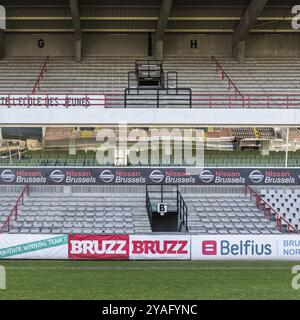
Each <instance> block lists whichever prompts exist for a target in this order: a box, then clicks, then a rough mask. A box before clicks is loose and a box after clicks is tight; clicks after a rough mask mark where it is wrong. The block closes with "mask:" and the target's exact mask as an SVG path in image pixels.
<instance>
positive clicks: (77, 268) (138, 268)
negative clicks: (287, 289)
mask: <svg viewBox="0 0 300 320" xmlns="http://www.w3.org/2000/svg"><path fill="white" fill-rule="evenodd" d="M5 268H6V269H7V270H61V271H63V270H80V271H84V270H87V271H88V270H105V271H107V270H109V271H113V270H141V271H142V270H150V271H151V270H153V271H155V270H185V271H187V270H194V271H195V270H214V271H216V270H290V268H289V267H190V268H188V267H165V268H164V267H145V268H144V267H5Z"/></svg>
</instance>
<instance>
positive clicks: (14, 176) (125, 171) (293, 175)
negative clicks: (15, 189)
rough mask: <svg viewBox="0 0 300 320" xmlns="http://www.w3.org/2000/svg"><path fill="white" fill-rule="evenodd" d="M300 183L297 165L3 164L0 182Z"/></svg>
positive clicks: (61, 183)
mask: <svg viewBox="0 0 300 320" xmlns="http://www.w3.org/2000/svg"><path fill="white" fill-rule="evenodd" d="M6 184H22V185H24V184H32V185H146V184H165V185H287V186H293V185H295V186H298V185H300V169H299V168H288V169H286V168H273V169H266V168H233V169H232V168H218V169H217V168H204V169H203V168H180V167H176V168H174V167H169V168H162V167H158V168H153V167H148V168H146V167H113V168H112V167H107V168H103V167H84V168H82V167H81V168H78V167H77V168H76V167H74V168H71V167H24V168H21V167H6V168H0V185H6Z"/></svg>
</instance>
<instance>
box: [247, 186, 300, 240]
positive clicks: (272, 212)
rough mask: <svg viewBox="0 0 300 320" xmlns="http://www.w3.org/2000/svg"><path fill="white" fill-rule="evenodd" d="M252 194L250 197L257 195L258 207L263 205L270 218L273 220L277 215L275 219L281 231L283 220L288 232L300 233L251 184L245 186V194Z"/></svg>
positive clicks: (266, 214)
mask: <svg viewBox="0 0 300 320" xmlns="http://www.w3.org/2000/svg"><path fill="white" fill-rule="evenodd" d="M248 194H249V195H250V199H251V200H252V197H255V202H256V207H257V208H258V209H259V210H261V208H262V207H263V211H264V214H265V216H268V217H269V220H270V221H271V220H272V216H275V221H276V224H277V227H278V228H279V231H280V232H281V231H282V222H285V224H286V225H287V229H288V234H290V233H291V232H294V233H299V232H298V230H297V229H296V228H295V227H294V226H293V225H292V224H291V223H289V222H288V221H287V220H286V219H285V218H284V217H282V216H281V215H280V214H279V213H278V212H277V211H276V210H275V209H274V208H272V207H271V206H270V205H269V204H268V203H267V202H266V201H265V200H264V199H262V197H261V195H260V194H259V193H257V192H256V191H255V190H253V189H252V188H251V187H249V186H245V196H248Z"/></svg>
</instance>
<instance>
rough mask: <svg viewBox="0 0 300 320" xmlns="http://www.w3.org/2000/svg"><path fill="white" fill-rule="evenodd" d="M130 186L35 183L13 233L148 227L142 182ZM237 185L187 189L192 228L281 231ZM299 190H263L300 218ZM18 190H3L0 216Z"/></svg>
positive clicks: (99, 231)
mask: <svg viewBox="0 0 300 320" xmlns="http://www.w3.org/2000/svg"><path fill="white" fill-rule="evenodd" d="M2 188H3V187H2ZM2 188H0V191H1V190H2ZM58 188H62V190H61V189H59V190H58ZM76 188H77V189H76ZM130 188H131V189H130ZM130 188H129V187H124V188H123V189H122V190H119V191H116V190H115V191H114V192H99V191H98V192H97V191H95V190H94V189H89V187H83V186H81V187H58V186H54V187H51V186H43V187H32V190H31V192H30V196H29V198H26V199H25V204H24V205H22V206H19V210H18V219H17V221H13V223H12V228H11V230H10V233H17V234H22V233H25V234H26V233H29V234H61V233H63V234H64V233H88V234H93V233H94V234H113V233H125V234H139V233H150V232H151V225H150V222H149V218H148V213H147V210H146V201H145V190H144V189H143V188H141V187H130ZM79 189H80V190H79ZM233 189H234V188H230V187H224V188H223V189H222V190H221V189H220V190H214V191H213V190H211V192H208V190H206V189H205V188H204V187H203V188H202V187H200V189H197V191H193V192H192V191H191V190H185V189H183V191H182V196H183V199H184V200H185V203H186V205H187V207H188V227H189V232H190V233H194V234H279V233H281V232H280V230H279V229H278V228H277V227H276V222H275V221H273V220H272V221H269V219H268V218H266V217H265V216H264V213H263V211H261V210H259V209H258V208H257V207H256V203H255V201H254V200H253V199H252V200H251V199H250V198H249V197H246V196H245V195H244V193H242V192H238V193H237V190H235V192H234V190H233ZM241 190H242V189H241ZM286 190H288V189H286ZM299 190H300V189H299ZM299 190H298V191H295V190H294V191H293V192H289V190H288V191H286V192H284V193H280V192H278V191H277V190H273V189H266V191H264V190H262V192H261V193H262V195H265V199H266V200H267V201H270V203H271V204H272V205H274V206H276V205H277V204H278V206H279V207H281V206H282V204H284V206H285V208H288V207H289V208H290V212H288V211H284V212H283V210H281V213H282V214H285V217H286V218H287V219H298V220H297V221H299V215H298V213H299V204H298V203H299V199H300V191H299ZM59 191H60V192H59ZM17 194H18V193H17V192H0V200H1V202H2V203H3V204H6V205H7V206H4V207H3V208H2V210H1V211H0V217H1V221H5V219H6V218H7V216H8V213H9V209H10V207H11V206H13V203H14V201H15V199H16V197H17ZM286 199H288V200H286ZM171 200H172V201H174V199H169V198H168V197H166V200H165V201H166V202H168V203H171ZM273 202H274V203H273ZM288 214H289V215H288ZM292 215H296V217H293V216H292ZM291 221H292V222H293V223H294V222H295V221H294V220H291ZM292 222H291V223H292ZM297 223H298V222H297ZM283 231H284V230H283Z"/></svg>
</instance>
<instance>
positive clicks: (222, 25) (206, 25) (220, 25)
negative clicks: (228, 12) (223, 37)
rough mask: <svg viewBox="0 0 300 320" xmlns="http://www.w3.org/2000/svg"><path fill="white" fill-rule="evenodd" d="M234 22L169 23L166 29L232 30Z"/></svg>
mask: <svg viewBox="0 0 300 320" xmlns="http://www.w3.org/2000/svg"><path fill="white" fill-rule="evenodd" d="M236 23H237V22H236V21H186V20H185V21H169V23H168V29H233V28H235V26H236Z"/></svg>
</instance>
